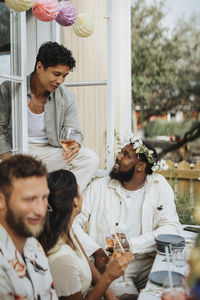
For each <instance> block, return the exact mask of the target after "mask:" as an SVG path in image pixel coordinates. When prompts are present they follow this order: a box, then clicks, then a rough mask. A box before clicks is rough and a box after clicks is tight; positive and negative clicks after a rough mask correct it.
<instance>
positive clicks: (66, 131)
mask: <svg viewBox="0 0 200 300" xmlns="http://www.w3.org/2000/svg"><path fill="white" fill-rule="evenodd" d="M75 134H76V129H74V128H70V127H63V128H62V130H61V133H60V143H61V145H62V147H63V148H64V150H65V151H68V150H73V147H74V144H75V139H74V136H75Z"/></svg>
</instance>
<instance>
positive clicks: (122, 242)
mask: <svg viewBox="0 0 200 300" xmlns="http://www.w3.org/2000/svg"><path fill="white" fill-rule="evenodd" d="M113 250H114V252H113V256H114V257H116V258H118V257H121V256H122V255H123V254H124V253H125V252H129V253H130V256H129V257H127V260H129V261H130V259H131V257H132V248H131V243H130V241H129V239H128V238H127V236H126V235H125V234H124V233H116V234H115V238H114V248H113ZM118 283H119V284H121V285H123V286H126V285H132V282H131V281H129V280H127V278H126V273H124V275H123V276H122V278H121V280H119V281H118Z"/></svg>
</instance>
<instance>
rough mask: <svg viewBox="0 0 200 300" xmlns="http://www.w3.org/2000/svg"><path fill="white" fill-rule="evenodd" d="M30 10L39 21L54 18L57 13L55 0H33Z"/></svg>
mask: <svg viewBox="0 0 200 300" xmlns="http://www.w3.org/2000/svg"><path fill="white" fill-rule="evenodd" d="M32 11H33V14H34V16H35V17H36V18H37V19H39V20H40V21H44V22H48V21H52V20H54V19H55V18H56V17H57V15H58V1H57V0H35V2H34V4H33V7H32Z"/></svg>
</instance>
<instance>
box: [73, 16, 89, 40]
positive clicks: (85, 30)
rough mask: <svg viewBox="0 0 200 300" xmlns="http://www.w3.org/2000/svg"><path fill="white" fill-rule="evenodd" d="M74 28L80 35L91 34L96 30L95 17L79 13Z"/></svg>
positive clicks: (86, 35)
mask: <svg viewBox="0 0 200 300" xmlns="http://www.w3.org/2000/svg"><path fill="white" fill-rule="evenodd" d="M73 30H74V32H75V33H76V34H77V35H78V36H79V37H88V36H90V35H91V34H92V33H93V32H94V20H93V18H91V17H90V16H88V15H86V14H79V15H78V18H77V21H76V23H75V24H74V25H73Z"/></svg>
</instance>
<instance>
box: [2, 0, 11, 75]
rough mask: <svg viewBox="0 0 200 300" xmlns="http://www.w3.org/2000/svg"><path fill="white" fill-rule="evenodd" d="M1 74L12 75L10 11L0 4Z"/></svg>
mask: <svg viewBox="0 0 200 300" xmlns="http://www.w3.org/2000/svg"><path fill="white" fill-rule="evenodd" d="M0 74H5V75H7V74H10V9H9V8H8V7H7V6H6V5H5V3H2V2H0Z"/></svg>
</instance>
